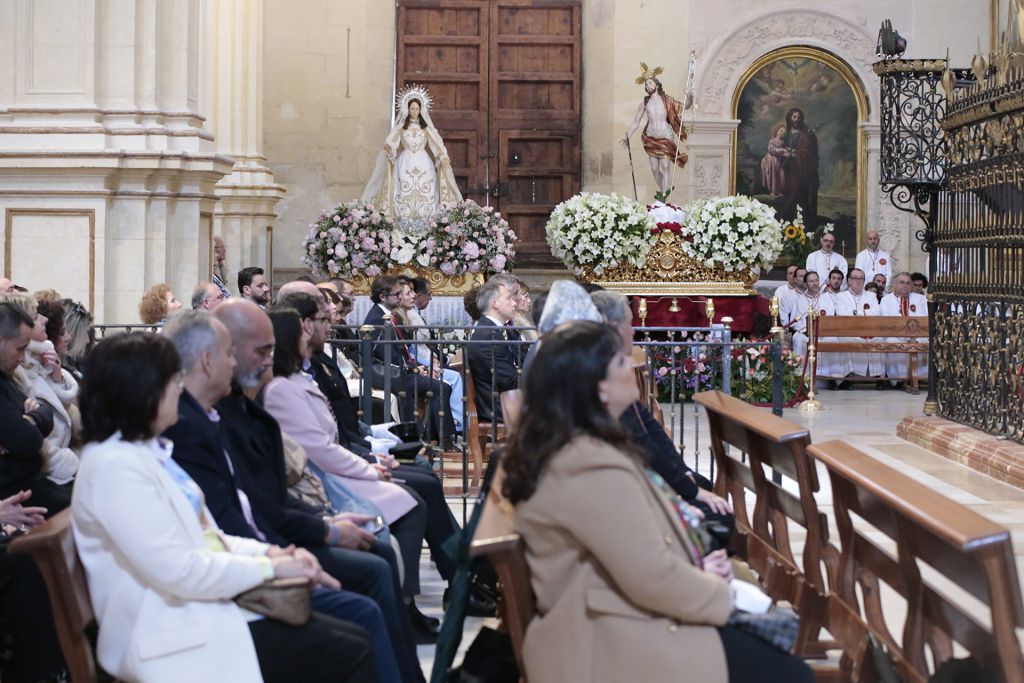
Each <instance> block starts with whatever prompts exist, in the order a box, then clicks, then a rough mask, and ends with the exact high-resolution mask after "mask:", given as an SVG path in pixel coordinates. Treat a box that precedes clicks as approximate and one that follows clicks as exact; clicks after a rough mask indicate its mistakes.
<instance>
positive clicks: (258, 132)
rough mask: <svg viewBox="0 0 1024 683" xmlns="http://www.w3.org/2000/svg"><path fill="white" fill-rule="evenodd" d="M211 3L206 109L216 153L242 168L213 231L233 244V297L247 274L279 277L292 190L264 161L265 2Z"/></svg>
mask: <svg viewBox="0 0 1024 683" xmlns="http://www.w3.org/2000/svg"><path fill="white" fill-rule="evenodd" d="M209 3H210V4H209V9H208V16H209V21H210V32H209V39H210V40H209V48H208V49H209V57H210V59H209V61H210V68H209V70H208V73H209V81H208V83H207V92H208V97H209V101H208V105H207V107H206V109H207V110H208V111H209V114H210V123H209V125H210V129H211V130H212V131H213V133H214V138H215V140H216V145H217V152H218V153H220V154H224V155H226V156H229V157H231V158H232V159H233V160H234V162H235V165H234V167H233V168H232V169H231V173H230V174H229V175H227V176H225V177H224V178H222V179H221V180H220V182H219V183H217V186H216V188H215V189H214V191H215V192H216V194H217V196H218V197H219V198H220V201H219V202H218V203H217V205H216V207H215V209H214V214H213V232H214V234H215V235H219V236H220V237H223V238H224V241H225V243H226V245H227V250H228V257H227V264H226V266H225V275H226V276H227V279H228V282H227V285H228V286H229V287H230V289H231V290H232V291H233V292H234V291H235V289H236V283H235V275H236V273H237V272H238V271H239V270H240V269H242V268H245V267H247V266H260V267H261V268H263V269H264V270H265V271H266V275H267V279H268V280H269V279H270V278H271V277H272V275H273V273H272V271H273V263H272V262H271V261H272V253H273V252H272V244H273V241H272V239H271V236H272V231H273V225H274V220H275V219H276V218H277V213H276V212H275V206H276V205H277V203H278V202H279V201H280V200H281V197H283V196H284V193H285V189H284V187H283V186H281V185H279V184H278V183H277V182H275V180H274V173H273V171H271V170H270V168H268V167H267V159H266V157H264V156H263V0H209ZM236 293H237V292H236Z"/></svg>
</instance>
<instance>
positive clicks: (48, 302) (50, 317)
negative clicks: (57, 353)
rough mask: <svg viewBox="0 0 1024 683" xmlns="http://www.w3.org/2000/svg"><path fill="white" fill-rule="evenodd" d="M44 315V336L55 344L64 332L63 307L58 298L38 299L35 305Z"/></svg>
mask: <svg viewBox="0 0 1024 683" xmlns="http://www.w3.org/2000/svg"><path fill="white" fill-rule="evenodd" d="M36 310H38V311H39V312H40V313H42V314H43V315H44V316H45V317H46V338H47V339H49V340H50V341H51V342H53V343H54V344H56V343H57V342H58V341H60V337H61V335H62V334H64V307H63V306H61V305H60V300H58V299H38V305H37V307H36Z"/></svg>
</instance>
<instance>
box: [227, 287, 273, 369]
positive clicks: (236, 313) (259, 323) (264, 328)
mask: <svg viewBox="0 0 1024 683" xmlns="http://www.w3.org/2000/svg"><path fill="white" fill-rule="evenodd" d="M213 315H214V317H215V318H216V319H217V320H219V321H221V322H222V323H223V324H224V327H226V328H228V333H229V334H230V335H231V339H232V341H233V342H234V344H235V361H236V362H237V365H236V366H235V381H236V382H238V383H239V384H240V385H241V386H242V388H243V389H254V388H256V387H257V386H259V383H260V379H261V378H262V377H263V375H264V373H266V371H267V370H268V369H269V368H270V366H271V365H273V363H274V328H273V326H272V325H271V324H270V318H269V317H268V316H267V314H266V313H265V312H264V311H263V309H261V308H260V307H259V306H257V305H256V304H254V303H253V302H251V301H249V300H247V299H229V300H228V301H225V302H224V303H222V304H221V305H220V306H218V307H217V310H215V311H214V312H213Z"/></svg>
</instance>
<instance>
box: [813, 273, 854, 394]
mask: <svg viewBox="0 0 1024 683" xmlns="http://www.w3.org/2000/svg"><path fill="white" fill-rule="evenodd" d="M842 285H843V273H842V271H840V270H839V269H838V268H833V269H832V272H830V273H829V274H828V286H826V287H825V289H823V290H822V292H821V296H820V297H819V301H818V315H819V316H827V315H832V316H835V315H840V313H839V307H840V303H841V302H840V297H841V296H842V294H843V292H841V291H840V287H842ZM818 339H819V341H825V342H833V341H840V340H839V338H838V337H822V336H821V335H818ZM817 355H818V372H817V376H818V377H822V378H826V379H828V388H829V389H845V388H847V386H848V385H847V384H846V383H845V382H843V381H842V380H843V378H844V377H846V376H847V375H848V374H850V354H848V353H840V352H837V351H829V352H828V353H818V354H817ZM837 378H838V379H839V380H840V382H841V384H836V379H837Z"/></svg>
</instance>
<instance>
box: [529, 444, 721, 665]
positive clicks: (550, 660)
mask: <svg viewBox="0 0 1024 683" xmlns="http://www.w3.org/2000/svg"><path fill="white" fill-rule="evenodd" d="M516 528H517V530H518V531H519V533H520V534H521V535H522V537H523V540H524V541H525V544H526V549H527V552H526V559H527V562H528V564H529V567H530V572H531V577H532V578H531V581H532V584H533V590H534V592H535V594H536V596H537V610H538V616H536V617H535V618H534V619H533V621H531V622H530V625H529V627H528V628H527V632H526V641H525V644H524V658H525V664H526V673H527V679H528V680H529V681H530V683H565V682H566V681H593V682H595V683H600V682H603V681H607V682H608V683H646V682H647V681H695V682H698V683H725V682H726V680H727V678H728V676H727V668H726V662H725V654H724V652H723V649H722V643H721V639H720V638H719V635H718V632H717V630H716V629H715V628H714V627H715V626H716V625H719V626H720V625H723V624H725V622H726V620H727V618H728V617H729V613H730V611H731V609H732V598H731V590H730V588H729V585H728V584H727V583H726V582H725V581H723V580H722V579H720V578H718V577H716V576H713V575H711V574H708V573H706V572H704V571H702V570H700V569H698V568H696V567H695V566H694V565H693V563H692V561H691V559H690V554H689V553H688V551H687V545H686V544H688V543H689V540H688V538H687V537H686V535H685V531H684V530H683V528H682V526H681V525H680V523H679V521H678V517H677V516H676V512H675V510H674V509H673V508H672V507H671V504H670V503H669V502H668V500H667V499H665V498H664V497H663V495H662V494H661V493H660V492H659V491H658V490H657V489H656V488H655V487H654V486H653V485H652V484H651V482H650V480H649V479H648V478H647V475H646V474H645V473H644V471H643V469H642V466H641V465H640V464H639V463H637V462H636V461H634V460H633V459H632V458H631V457H630V456H628V455H626V454H624V453H622V452H620V451H618V450H617V449H615V448H613V447H611V446H609V445H608V444H606V443H604V442H601V441H597V440H595V439H592V438H590V437H578V438H576V439H575V440H573V441H572V442H571V443H570V444H569V445H567V446H566V447H565V448H563V449H562V450H561V451H560V452H559V453H557V454H556V455H555V456H553V457H552V459H551V460H550V462H549V463H548V466H547V468H546V470H545V471H544V473H543V474H542V475H541V480H540V483H539V485H538V488H537V490H536V492H535V493H534V495H533V496H531V497H530V498H529V499H528V500H526V501H522V502H521V503H520V504H519V505H517V506H516Z"/></svg>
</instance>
